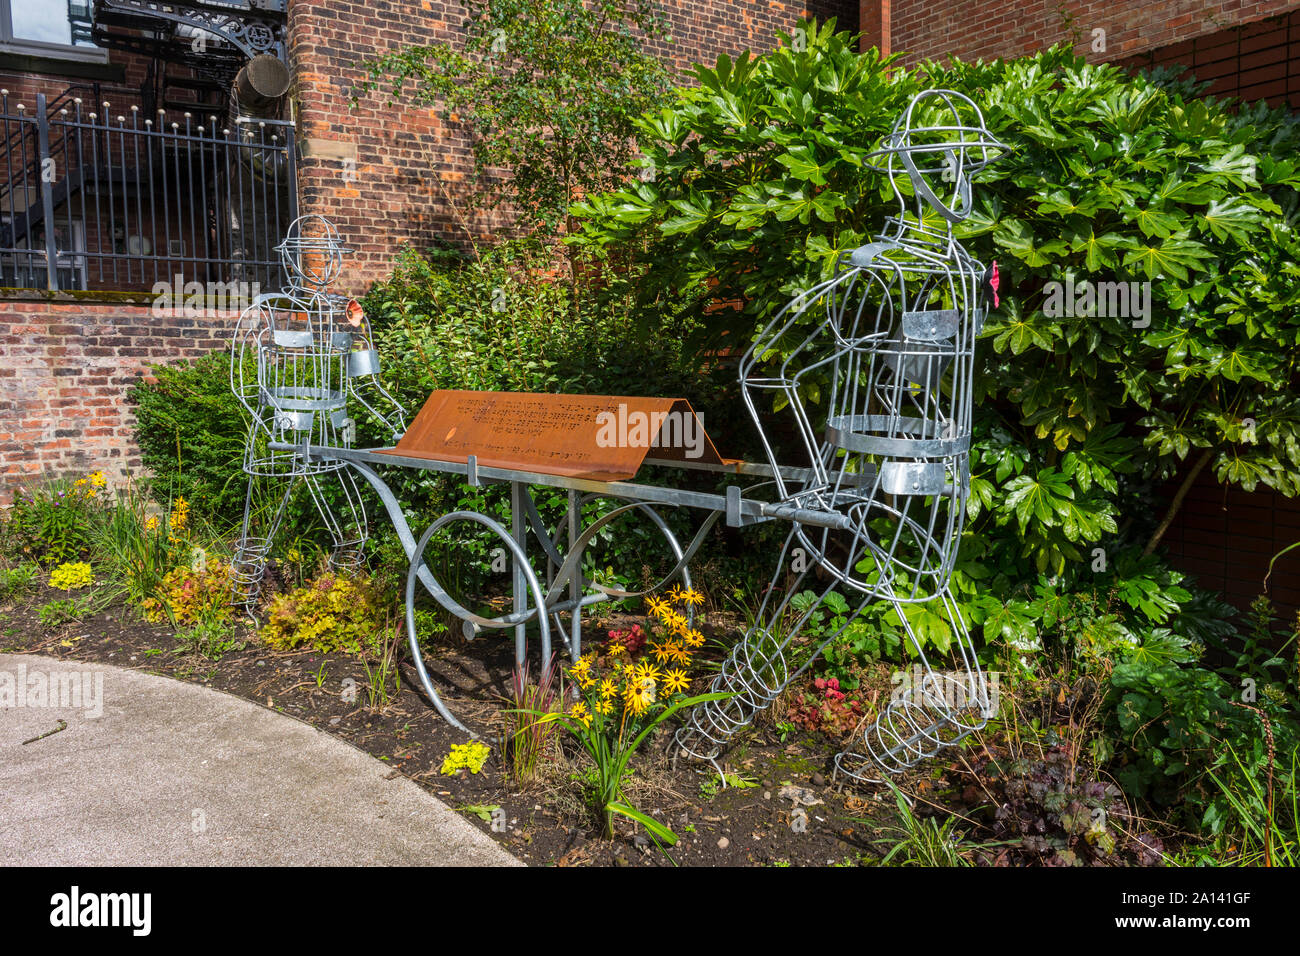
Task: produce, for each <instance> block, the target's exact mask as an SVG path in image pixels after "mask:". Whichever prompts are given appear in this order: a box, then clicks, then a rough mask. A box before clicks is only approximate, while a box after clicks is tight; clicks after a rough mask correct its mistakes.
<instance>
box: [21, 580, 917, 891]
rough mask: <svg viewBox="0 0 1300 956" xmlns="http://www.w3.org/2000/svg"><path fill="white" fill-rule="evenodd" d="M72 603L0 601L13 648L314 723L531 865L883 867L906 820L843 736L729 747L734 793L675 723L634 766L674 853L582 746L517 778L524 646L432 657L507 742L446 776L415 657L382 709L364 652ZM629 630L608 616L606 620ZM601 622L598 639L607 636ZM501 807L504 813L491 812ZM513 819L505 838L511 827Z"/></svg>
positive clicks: (471, 712) (461, 702)
mask: <svg viewBox="0 0 1300 956" xmlns="http://www.w3.org/2000/svg"><path fill="white" fill-rule="evenodd" d="M79 593H81V594H84V593H85V592H79ZM68 596H69V595H68V593H66V592H62V591H56V590H53V589H50V588H48V587H45V586H44V585H41V586H38V587H36V588H34V589H33V590H31V591H29V592H28V593H26V594H25V595H23V596H21V597H20V598H18V599H16V600H14V599H11V601H10V603H9V604H8V605H0V651H4V652H10V653H42V654H47V655H50V656H53V657H58V658H67V659H71V660H77V661H84V662H102V663H107V664H113V665H116V666H119V667H126V668H131V669H135V670H140V671H145V672H147V673H153V674H159V675H163V676H166V677H172V678H175V679H178V680H184V681H190V682H193V683H197V684H202V685H204V686H208V687H213V688H216V689H218V690H223V691H226V692H228V693H232V694H236V695H238V696H240V697H243V698H246V699H248V700H250V701H254V702H256V703H258V704H261V705H263V706H265V707H268V708H271V709H274V710H276V711H279V712H281V713H284V714H287V715H289V716H292V717H296V718H298V719H299V720H303V721H306V722H307V723H309V724H312V725H313V726H315V727H317V728H319V729H320V730H322V731H325V732H327V733H329V734H332V735H334V736H336V737H339V738H341V739H343V740H346V741H348V742H349V743H351V744H353V745H355V746H356V747H359V748H360V749H362V750H364V751H366V752H368V753H370V754H372V755H373V756H375V757H376V758H378V759H379V760H382V761H385V762H386V763H388V764H390V765H391V766H392V768H393V770H392V773H393V774H402V775H404V776H406V777H409V778H410V779H411V780H413V781H415V782H416V783H417V784H419V785H420V786H422V787H424V788H425V789H426V790H428V791H429V792H430V793H431V794H433V795H434V796H436V797H438V798H439V799H441V800H442V801H444V802H445V803H447V804H448V805H449V806H451V807H453V808H455V809H457V810H460V811H461V812H463V813H464V814H465V816H466V817H467V819H469V820H470V822H471V823H473V824H474V825H476V826H478V827H480V828H481V829H482V830H483V831H484V832H485V833H487V834H489V835H490V836H491V837H492V838H493V839H494V840H496V841H498V842H499V843H501V844H502V845H503V846H504V847H505V848H506V849H508V850H509V851H510V852H511V853H513V854H514V855H515V856H516V857H518V858H519V859H520V860H523V861H524V862H526V863H528V864H530V865H536V866H547V865H553V866H672V865H674V864H677V865H690V866H844V865H864V864H868V865H869V864H872V863H874V862H877V861H878V860H879V859H880V857H881V855H882V854H883V853H884V852H887V851H888V849H889V846H890V845H891V843H892V841H890V840H889V839H888V838H887V836H882V835H884V834H887V831H888V828H889V827H890V826H891V824H892V823H893V822H894V821H895V819H896V814H895V811H894V809H893V799H892V797H891V796H890V795H889V794H888V792H887V791H884V792H882V790H881V789H880V788H872V787H869V786H865V785H862V784H858V783H853V785H852V786H845V785H843V784H844V782H843V780H842V779H841V781H840V783H839V784H837V783H835V782H834V781H833V780H832V771H833V769H834V768H833V763H832V758H833V756H834V754H835V752H836V750H838V749H839V747H838V746H837V744H836V743H835V742H833V741H830V740H827V739H818V738H817V737H816V736H813V735H804V736H799V735H797V734H795V733H791V732H788V727H787V728H786V729H787V732H786V733H785V734H784V735H783V734H782V733H781V732H780V731H779V730H778V729H777V728H776V727H774V726H770V725H768V726H764V725H763V724H761V723H760V725H759V726H757V727H756V728H755V729H754V730H753V731H752V732H751V733H750V734H749V735H748V736H747V737H744V738H741V739H740V740H739V741H738V743H737V744H736V746H734V747H733V748H732V749H731V751H730V752H729V753H728V754H727V756H726V766H725V769H726V771H727V773H728V775H729V776H731V777H732V783H733V784H735V783H740V784H741V785H739V786H737V785H732V786H727V787H720V786H718V780H717V774H716V773H715V772H714V770H713V769H712V768H711V767H708V766H702V765H699V764H695V763H689V762H687V761H685V760H682V761H674V760H673V759H672V756H671V754H672V748H671V741H672V732H671V729H669V728H664V729H662V730H661V731H660V732H659V733H658V735H657V736H656V737H653V738H652V739H651V741H649V746H647V747H646V748H645V750H644V751H643V753H642V754H640V755H638V757H637V759H635V760H634V762H633V766H634V768H635V770H636V773H635V775H634V777H633V778H632V780H633V782H632V784H631V785H630V786H629V788H628V795H629V796H630V798H631V799H632V801H633V803H634V804H635V805H636V806H637V807H638V808H640V809H642V810H643V811H646V812H649V813H651V814H652V815H653V816H655V817H657V818H658V819H660V820H662V821H663V822H665V823H667V824H668V825H669V826H670V827H671V828H672V829H673V830H674V831H675V832H676V833H677V835H678V836H679V837H680V842H679V843H678V844H677V845H676V846H674V847H672V848H670V849H668V850H667V851H664V850H661V849H659V848H658V847H657V846H656V845H655V844H654V842H653V841H652V840H650V839H649V838H648V837H647V836H646V834H645V833H644V831H643V830H641V829H640V828H639V827H636V826H634V825H633V824H632V823H631V822H630V821H624V820H622V819H621V818H620V819H619V820H618V822H617V823H616V829H617V834H616V836H615V837H614V838H613V839H598V838H597V837H596V836H595V835H594V834H595V833H596V832H597V830H596V828H595V827H594V825H593V821H592V820H591V818H590V816H589V814H588V812H587V811H586V809H585V806H584V804H583V801H582V796H581V783H580V778H581V775H582V770H583V766H584V760H585V755H584V754H582V753H581V752H578V751H576V750H575V749H574V747H573V746H572V742H571V741H564V742H563V743H562V745H561V747H560V752H559V753H558V754H556V755H555V758H554V759H553V760H550V761H547V762H546V764H545V771H544V774H543V776H542V778H541V779H540V780H538V781H537V782H536V783H534V784H532V785H530V786H528V787H526V788H523V789H521V788H519V787H517V786H515V785H514V783H513V782H512V780H511V779H510V778H508V777H507V775H506V774H505V772H504V771H505V768H504V766H503V764H502V759H501V756H502V751H501V747H500V734H501V729H500V726H501V725H500V720H501V717H500V711H501V708H502V706H503V704H502V698H503V695H504V694H505V692H506V689H507V687H508V682H509V678H510V674H511V670H512V668H513V645H512V642H511V641H510V640H505V639H501V638H495V639H494V638H491V637H484V638H479V639H476V640H474V641H464V640H462V639H460V638H456V639H451V640H447V641H446V642H445V643H444V644H443V645H442V646H441V647H439V648H436V649H434V650H432V651H431V652H430V654H429V656H428V657H427V658H426V663H427V666H428V668H429V671H430V673H431V675H432V676H433V679H434V681H435V683H436V684H437V686H438V688H439V691H440V693H441V694H442V696H443V699H444V700H445V701H446V703H447V705H448V707H449V708H450V709H451V711H452V712H453V713H454V714H456V715H457V716H458V718H459V719H460V720H462V721H463V722H464V723H465V724H466V725H467V726H469V727H471V728H473V729H474V730H475V731H476V732H477V733H479V734H480V735H481V736H482V737H483V739H484V740H485V741H487V742H489V743H491V744H492V753H491V756H490V757H489V759H488V762H487V763H486V765H485V766H484V767H483V769H482V770H481V771H480V772H479V773H477V774H471V773H469V772H468V771H467V770H463V771H460V772H459V773H458V774H457V775H454V776H446V775H443V774H441V773H440V769H441V766H442V762H443V760H444V758H445V757H446V756H447V754H448V752H449V751H450V749H451V746H452V745H453V744H461V743H465V742H466V737H465V735H464V734H462V733H461V732H459V731H457V730H456V729H455V728H453V727H451V726H450V725H449V724H447V722H446V721H444V720H443V719H442V718H441V717H440V716H439V715H438V713H437V712H436V711H435V710H434V709H433V707H432V706H431V705H430V704H429V702H428V701H427V699H426V698H425V696H424V694H423V692H422V690H420V687H419V682H418V678H417V677H416V674H415V670H414V667H413V666H412V665H411V663H410V661H409V660H403V661H401V663H400V664H399V675H400V689H399V690H398V691H397V692H396V693H395V694H391V693H390V698H389V700H388V701H387V703H386V704H381V702H378V701H377V702H376V705H375V706H370V699H369V694H368V687H369V681H368V678H367V673H366V667H365V665H364V664H363V663H362V662H361V661H359V660H358V659H356V658H355V657H350V656H348V655H345V654H339V653H332V654H322V653H319V652H317V651H310V650H309V651H301V652H296V653H289V652H280V651H276V650H274V649H272V648H269V647H267V646H266V645H264V644H262V643H261V642H259V641H258V639H257V637H256V635H255V634H254V633H253V632H252V631H251V630H248V631H246V632H244V633H242V634H241V636H240V638H239V641H240V642H242V645H243V646H242V647H239V648H237V649H231V650H228V651H226V652H225V653H223V654H221V656H220V657H219V659H217V660H213V659H210V658H208V657H204V656H201V655H199V654H196V653H193V652H192V651H190V650H188V649H187V648H186V647H184V646H183V645H182V643H181V642H180V641H178V639H177V637H176V635H175V633H174V632H173V631H172V629H171V628H170V627H168V626H166V625H159V624H150V623H148V622H145V621H143V620H141V618H140V617H139V614H138V613H137V612H136V611H134V610H133V609H130V608H128V607H125V606H123V605H120V604H118V605H110V606H107V607H104V608H102V609H101V610H99V611H97V612H95V613H93V614H91V615H89V616H87V617H86V618H84V619H83V620H81V621H80V622H77V623H74V624H66V625H63V626H61V627H58V628H55V629H51V628H48V627H46V626H44V625H42V623H41V622H40V621H39V619H38V614H39V612H40V609H41V608H42V607H43V606H44V605H46V604H47V603H48V602H50V601H53V600H65V599H66V598H67V597H68ZM617 623H619V622H618V621H617V620H609V621H606V622H604V627H606V628H607V627H609V626H611V625H614V624H617ZM598 626H599V625H592V626H591V627H590V628H589V630H588V632H587V633H588V634H589V635H590V634H595V633H602V634H603V631H599V632H598V631H597V627H598ZM718 627H719V626H718V625H710V626H709V628H708V629H713V630H715V631H716V630H717V629H718ZM237 643H238V642H237ZM349 679H350V680H349ZM352 682H354V683H352ZM390 687H391V685H390ZM702 689H703V688H702V687H697V688H695V689H694V692H699V691H701V690H702ZM783 736H784V739H782V737H783ZM563 737H564V735H563V734H559V735H557V739H559V738H563ZM923 785H924V784H922V786H923ZM783 788H785V793H786V794H787V796H785V797H783V796H782V789H783ZM791 788H794V789H791ZM791 794H793V795H794V796H790V795H791ZM796 798H797V799H798V800H799V801H800V802H799V803H796ZM498 807H499V808H501V810H503V811H504V814H502V813H495V814H494V813H493V812H492V811H493V810H494V809H495V808H498ZM800 811H802V812H800ZM494 819H495V822H496V829H495V830H494V826H493V821H494ZM503 821H504V832H498V831H499V830H500V828H501V824H502V822H503Z"/></svg>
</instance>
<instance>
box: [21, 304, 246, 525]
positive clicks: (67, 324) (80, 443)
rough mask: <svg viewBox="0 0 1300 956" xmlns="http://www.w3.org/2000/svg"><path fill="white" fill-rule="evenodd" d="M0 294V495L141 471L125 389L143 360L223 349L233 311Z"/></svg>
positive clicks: (112, 478) (141, 370)
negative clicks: (199, 314) (46, 483)
mask: <svg viewBox="0 0 1300 956" xmlns="http://www.w3.org/2000/svg"><path fill="white" fill-rule="evenodd" d="M208 315H209V317H206V318H190V317H186V316H185V315H184V313H183V312H177V311H173V310H159V311H157V312H155V311H154V310H153V309H152V308H151V307H150V306H148V305H127V304H111V305H110V304H101V303H87V304H84V305H82V304H77V305H63V304H52V303H48V302H0V356H3V360H0V502H2V503H7V502H8V498H9V492H10V491H11V490H12V489H13V488H14V487H15V486H16V485H17V484H18V483H20V482H23V481H30V480H32V479H36V478H40V477H41V476H42V475H54V474H70V473H79V472H85V471H90V470H94V469H96V468H102V469H104V471H105V473H106V475H107V476H108V478H109V479H110V481H116V480H118V479H120V478H121V477H122V476H123V475H124V474H125V473H126V471H127V470H128V469H138V468H139V465H140V461H139V452H138V450H137V449H136V447H135V442H134V434H133V431H132V429H133V428H134V417H133V415H132V413H131V410H130V408H129V407H128V406H127V404H126V391H127V389H128V388H129V387H130V386H131V385H132V384H133V383H134V382H135V381H136V380H137V379H139V378H140V377H141V376H142V375H144V374H145V371H146V369H147V368H148V366H149V365H151V364H155V363H158V362H166V361H172V360H175V359H180V358H194V357H197V356H199V355H202V354H204V353H206V352H209V351H211V350H212V349H214V348H228V347H229V345H230V331H231V329H232V328H233V325H234V321H235V319H236V318H237V317H238V316H237V314H236V313H229V312H213V313H209V314H208Z"/></svg>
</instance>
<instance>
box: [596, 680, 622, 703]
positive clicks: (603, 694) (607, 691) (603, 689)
mask: <svg viewBox="0 0 1300 956" xmlns="http://www.w3.org/2000/svg"><path fill="white" fill-rule="evenodd" d="M617 693H618V687H617V686H615V684H614V682H613V681H612V680H611V679H610V678H608V677H606V678H605V679H604V680H603V681H601V682H600V699H601V700H608V699H609V698H611V697H613V696H614V695H615V694H617Z"/></svg>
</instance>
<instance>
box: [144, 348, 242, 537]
mask: <svg viewBox="0 0 1300 956" xmlns="http://www.w3.org/2000/svg"><path fill="white" fill-rule="evenodd" d="M230 362H231V357H230V353H229V352H224V351H223V352H214V353H212V354H211V355H205V356H203V357H202V358H199V359H195V360H194V361H190V362H177V363H174V364H168V365H155V366H153V367H152V368H151V369H150V373H151V376H152V380H150V379H148V378H146V379H141V380H140V381H139V382H137V383H136V384H135V385H134V386H132V388H131V391H130V393H129V395H128V400H129V401H130V402H131V403H132V404H133V405H134V411H135V418H136V427H135V438H136V442H137V444H138V445H139V446H140V460H141V463H142V464H143V465H144V467H145V468H147V469H149V471H150V472H152V474H153V475H154V482H153V493H154V495H155V498H156V500H157V501H159V502H160V503H163V504H168V503H170V501H171V500H174V499H177V498H184V499H185V500H187V501H189V502H191V504H192V506H193V507H195V508H196V509H197V510H198V513H199V514H201V515H203V516H204V517H207V518H211V519H214V520H219V521H221V522H222V523H224V524H227V525H231V524H234V523H235V522H237V521H239V520H240V518H241V517H242V516H243V513H244V490H245V480H244V474H243V471H242V467H241V466H242V461H243V454H244V437H245V433H246V431H247V422H246V420H245V418H244V409H243V406H242V405H240V404H239V401H238V399H236V398H235V396H234V394H233V393H232V392H231V390H230Z"/></svg>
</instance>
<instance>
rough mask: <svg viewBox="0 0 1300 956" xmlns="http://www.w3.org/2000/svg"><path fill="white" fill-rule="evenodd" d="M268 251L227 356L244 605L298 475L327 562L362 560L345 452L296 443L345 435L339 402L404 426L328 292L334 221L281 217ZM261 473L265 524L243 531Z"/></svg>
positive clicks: (339, 247) (237, 570) (360, 333)
mask: <svg viewBox="0 0 1300 956" xmlns="http://www.w3.org/2000/svg"><path fill="white" fill-rule="evenodd" d="M276 251H277V252H278V253H279V254H280V262H281V265H282V266H283V268H284V273H285V276H286V278H287V282H288V284H287V285H286V287H285V288H284V290H283V291H281V292H276V293H270V294H265V295H259V296H258V297H257V298H256V299H254V301H253V303H252V304H251V305H250V306H249V307H248V308H247V309H245V310H244V312H243V314H242V315H241V316H240V319H239V323H238V325H237V326H236V329H235V337H234V342H233V345H232V355H231V366H230V386H231V389H232V390H233V391H234V393H235V395H236V396H237V397H238V398H239V400H240V402H242V403H243V405H244V407H245V408H246V409H247V410H248V412H249V414H250V415H251V421H250V423H249V427H248V436H247V439H246V442H245V446H244V462H243V467H244V472H245V473H246V474H247V475H248V486H247V491H246V493H245V497H244V522H243V528H242V530H241V532H240V537H239V544H238V546H237V548H236V551H235V556H234V560H233V561H232V562H231V578H232V581H231V585H232V586H231V603H232V604H233V605H235V606H237V607H243V608H245V610H247V611H249V612H250V613H251V612H252V610H253V609H254V608H255V607H256V605H257V601H258V596H259V594H260V592H261V586H262V578H263V576H264V574H265V572H266V562H267V558H268V556H269V554H270V549H271V545H272V542H273V541H274V539H275V536H276V533H277V531H278V530H279V527H280V524H281V523H282V521H283V519H284V514H285V509H286V508H287V507H288V504H289V501H290V498H291V497H292V495H293V492H294V489H295V488H296V487H297V484H298V482H299V481H301V482H302V483H303V484H305V485H306V487H307V490H308V492H309V494H310V495H311V498H312V501H313V502H314V504H315V505H316V509H317V510H318V511H319V512H320V515H321V518H322V520H323V521H324V523H325V527H326V528H327V529H328V531H329V534H330V537H331V538H332V540H333V549H332V551H331V553H330V565H331V567H334V568H337V569H355V568H357V567H359V566H360V564H361V562H362V560H363V554H362V549H363V547H364V545H365V542H366V538H367V534H368V526H367V521H366V512H365V507H364V505H363V503H362V500H361V495H360V492H359V490H358V488H357V484H356V480H355V478H353V476H352V473H351V471H350V470H349V469H348V465H347V463H346V462H345V461H343V460H341V459H329V460H325V459H321V458H319V457H317V458H313V457H311V456H309V455H308V454H307V453H306V449H307V448H308V447H310V446H311V445H323V446H329V447H335V448H348V447H350V446H351V444H352V442H353V440H354V439H355V436H356V422H355V420H354V419H353V418H352V417H351V414H350V411H349V403H350V402H355V403H357V404H359V405H360V406H361V407H363V408H364V409H366V411H368V412H369V413H370V414H371V415H373V416H374V417H375V418H376V419H377V420H378V422H379V423H380V424H381V426H382V427H383V428H384V429H385V430H387V431H390V432H391V433H392V435H393V438H394V440H396V439H397V438H399V437H401V435H402V433H403V432H404V431H405V429H406V424H405V421H404V416H403V413H402V409H401V407H400V406H399V405H398V403H397V401H396V400H395V399H394V398H393V397H392V396H391V395H390V394H389V393H388V392H387V391H385V389H384V387H383V386H382V385H381V384H380V382H379V377H378V372H379V353H378V352H377V351H376V350H375V347H374V341H373V339H372V338H371V334H370V327H369V325H368V323H367V322H366V319H365V315H364V313H363V312H362V310H361V306H360V305H359V304H358V303H357V302H356V301H355V300H353V299H349V298H347V297H346V296H340V295H336V294H334V293H332V292H329V291H328V286H329V285H330V284H331V283H333V282H334V281H335V280H336V279H337V278H338V276H339V274H340V272H341V271H342V268H343V255H344V253H345V252H347V251H348V250H347V248H346V247H345V246H344V244H343V241H342V239H341V238H340V237H339V234H338V230H337V229H335V227H334V225H333V223H331V222H330V221H329V220H327V219H325V218H324V217H322V216H302V217H300V218H298V219H296V220H294V222H293V223H292V224H291V225H290V226H289V229H288V231H287V233H286V235H285V238H284V241H283V242H281V243H280V245H279V246H277V247H276ZM377 405H382V406H384V411H382V412H381V411H380V410H379V408H377V407H376V406H377ZM276 445H280V446H294V447H293V450H291V451H290V450H285V449H284V448H283V447H280V448H277V447H275V446H276ZM331 476H333V477H334V478H335V479H336V480H337V482H338V485H339V489H340V494H339V495H338V496H337V497H336V496H331V495H329V494H327V493H326V489H325V487H324V485H323V482H324V480H325V479H326V478H329V477H331ZM268 479H272V480H275V481H279V482H282V483H283V485H284V490H283V493H282V494H281V495H280V498H279V503H278V505H277V506H276V508H275V511H274V512H273V514H272V517H271V519H270V521H269V522H266V525H265V530H264V531H262V533H261V534H260V535H254V534H252V530H253V524H254V488H255V486H256V485H257V483H258V482H259V481H266V480H268ZM336 506H337V507H338V508H339V511H340V512H341V513H337V512H336V510H335V508H336Z"/></svg>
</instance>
